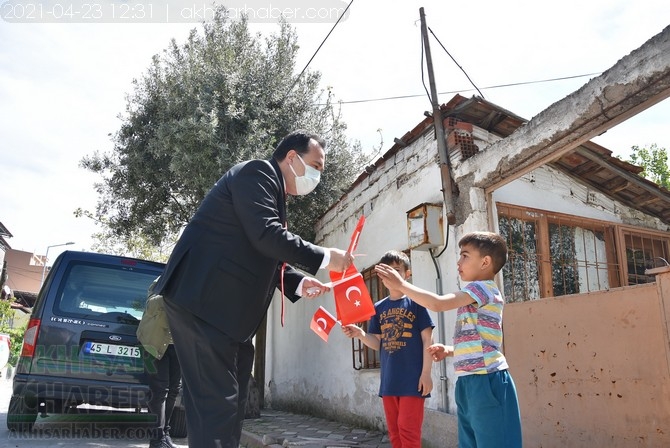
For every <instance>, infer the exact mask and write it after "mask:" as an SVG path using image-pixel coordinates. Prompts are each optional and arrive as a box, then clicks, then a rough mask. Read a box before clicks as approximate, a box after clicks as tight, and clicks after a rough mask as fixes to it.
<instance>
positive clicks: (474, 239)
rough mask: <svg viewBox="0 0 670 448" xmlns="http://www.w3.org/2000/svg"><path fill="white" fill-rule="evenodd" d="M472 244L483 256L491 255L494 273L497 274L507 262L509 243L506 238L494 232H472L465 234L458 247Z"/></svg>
mask: <svg viewBox="0 0 670 448" xmlns="http://www.w3.org/2000/svg"><path fill="white" fill-rule="evenodd" d="M465 245H470V246H472V247H474V248H475V249H477V250H478V251H479V253H480V254H481V255H482V256H483V257H486V256H489V257H491V260H492V261H493V273H494V274H497V273H498V272H499V271H500V270H501V269H502V268H503V266H504V265H505V263H506V262H507V243H505V239H504V238H503V237H502V236H500V235H498V234H497V233H493V232H472V233H468V234H466V235H463V238H461V240H460V241H459V242H458V247H463V246H465Z"/></svg>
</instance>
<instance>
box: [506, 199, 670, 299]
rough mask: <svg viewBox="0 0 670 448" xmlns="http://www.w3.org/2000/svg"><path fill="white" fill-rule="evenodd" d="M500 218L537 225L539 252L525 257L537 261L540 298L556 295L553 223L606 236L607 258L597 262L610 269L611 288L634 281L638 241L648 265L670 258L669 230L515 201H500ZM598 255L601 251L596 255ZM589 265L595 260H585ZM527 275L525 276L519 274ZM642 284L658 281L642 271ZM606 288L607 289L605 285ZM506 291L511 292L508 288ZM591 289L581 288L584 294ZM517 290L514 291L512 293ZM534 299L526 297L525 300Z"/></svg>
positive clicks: (536, 241)
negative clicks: (633, 257) (632, 255)
mask: <svg viewBox="0 0 670 448" xmlns="http://www.w3.org/2000/svg"><path fill="white" fill-rule="evenodd" d="M496 207H497V210H498V221H499V223H500V218H501V217H506V218H508V219H516V220H520V221H522V222H532V223H534V226H535V249H536V251H537V252H536V253H535V254H529V255H528V256H526V257H524V259H534V260H535V262H536V263H537V271H538V277H539V278H538V283H539V294H540V297H539V298H547V297H555V295H554V287H553V278H552V270H553V269H554V268H553V265H552V261H553V260H554V259H557V257H555V258H553V259H552V256H551V255H552V254H551V248H550V244H549V238H550V231H549V227H550V225H551V224H557V225H559V226H569V227H574V228H582V229H585V230H589V231H592V232H596V233H600V232H602V236H603V238H604V241H603V242H604V246H605V256H606V260H602V261H600V262H598V260H597V259H596V263H597V265H598V266H601V267H600V268H598V269H602V268H603V267H604V268H606V269H607V288H614V287H619V286H627V285H630V284H636V283H631V282H630V281H629V279H630V278H633V277H630V276H629V272H628V269H629V268H628V264H629V260H628V257H627V249H630V250H631V251H632V252H635V251H636V246H635V243H634V242H635V241H639V243H638V244H640V245H641V249H639V250H638V252H641V253H642V256H643V258H642V261H643V262H644V263H646V264H649V263H651V261H653V260H654V259H657V258H658V259H661V260H668V258H667V257H668V254H670V235H668V233H667V232H663V231H658V230H653V229H647V228H642V227H634V226H629V225H622V224H617V223H612V222H608V221H602V220H597V219H592V218H584V217H578V216H574V215H568V214H564V213H557V212H551V211H548V210H541V209H533V208H527V207H520V206H517V205H512V204H505V203H497V204H496ZM596 256H597V254H596ZM585 261H586V263H587V265H588V264H589V263H590V261H591V260H585ZM515 277H519V278H525V277H524V276H516V275H515ZM634 277H635V278H636V279H637V280H638V283H640V282H642V283H646V282H650V281H654V280H653V277H647V276H641V275H639V273H638V274H637V275H635V276H634ZM601 289H606V288H601ZM505 292H506V294H508V293H509V291H505ZM584 292H587V291H580V292H579V293H584ZM513 293H514V292H513V291H512V294H513ZM527 300H532V299H528V298H527V297H524V298H523V299H522V301H527Z"/></svg>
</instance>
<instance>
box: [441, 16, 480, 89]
mask: <svg viewBox="0 0 670 448" xmlns="http://www.w3.org/2000/svg"><path fill="white" fill-rule="evenodd" d="M428 31H430V34H432V35H433V37H434V38H435V40H436V41H437V43H438V44H440V47H442V49H443V50H444V52H445V53H447V54H448V55H449V57H450V58H451V60H452V61H454V64H456V66H457V67H458V68H460V69H461V71H462V72H463V74H464V75H465V77H466V78H468V81H470V84H472V85H473V86H474V88H475V89H477V92H479V95H480V96H481V97H482V98H484V94H483V93H482V91H481V90H479V87H477V86H476V85H475V83H474V82H473V81H472V79H470V76H468V73H467V72H466V71H465V69H464V68H463V67H461V64H459V63H458V62H456V59H454V57H453V56H452V55H451V53H449V51H447V49H446V48H445V47H444V45H442V42H440V39H438V38H437V36H436V35H435V33H433V30H432V29H431V28H430V27H428Z"/></svg>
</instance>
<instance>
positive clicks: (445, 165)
mask: <svg viewBox="0 0 670 448" xmlns="http://www.w3.org/2000/svg"><path fill="white" fill-rule="evenodd" d="M419 15H420V16H421V39H422V40H423V48H424V49H425V52H426V65H427V66H428V80H429V81H430V103H431V104H432V106H433V126H434V127H435V136H436V137H437V152H438V154H439V156H440V175H441V178H442V198H443V201H444V208H445V213H446V215H447V224H446V226H445V232H449V225H453V224H455V223H456V215H455V214H454V203H453V197H452V192H451V172H450V170H449V156H448V154H447V142H446V140H445V138H444V123H443V122H442V112H440V105H439V103H438V101H437V87H435V76H434V74H433V59H432V57H431V55H430V44H429V43H428V30H427V26H426V15H425V14H424V12H423V7H421V8H419ZM430 256H431V258H432V259H433V262H434V263H435V269H436V270H437V279H436V281H435V284H436V292H437V294H440V295H441V294H442V274H441V272H440V264H439V263H438V261H437V259H436V258H435V257H434V256H433V252H432V251H431V253H430ZM439 319H440V323H439V325H438V333H439V337H440V340H441V341H444V340H445V339H446V330H445V327H446V321H445V317H444V313H439ZM440 381H441V382H442V408H443V409H442V410H443V411H444V412H449V381H448V377H447V366H446V364H445V363H444V362H441V363H440Z"/></svg>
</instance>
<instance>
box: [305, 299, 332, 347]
mask: <svg viewBox="0 0 670 448" xmlns="http://www.w3.org/2000/svg"><path fill="white" fill-rule="evenodd" d="M336 323H337V321H336V320H335V317H334V316H333V315H332V314H330V313H329V312H328V310H327V309H325V308H324V307H322V306H320V307H319V309H318V310H316V313H314V316H312V322H311V323H310V324H309V328H311V329H312V330H313V331H314V333H316V334H318V335H319V337H320V338H321V339H323V340H324V341H326V342H328V335H329V334H330V330H332V329H333V327H334V326H335V324H336Z"/></svg>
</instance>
